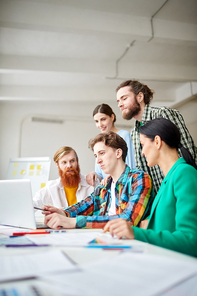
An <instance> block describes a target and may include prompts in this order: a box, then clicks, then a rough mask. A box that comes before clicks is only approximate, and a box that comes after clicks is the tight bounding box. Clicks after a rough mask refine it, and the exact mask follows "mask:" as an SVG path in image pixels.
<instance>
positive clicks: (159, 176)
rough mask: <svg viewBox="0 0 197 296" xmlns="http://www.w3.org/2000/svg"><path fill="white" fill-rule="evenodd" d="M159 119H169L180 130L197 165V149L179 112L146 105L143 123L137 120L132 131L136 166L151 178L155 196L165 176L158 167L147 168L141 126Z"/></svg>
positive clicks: (182, 140) (182, 138)
mask: <svg viewBox="0 0 197 296" xmlns="http://www.w3.org/2000/svg"><path fill="white" fill-rule="evenodd" d="M159 117H163V118H166V119H169V120H170V121H172V122H173V123H174V124H175V125H176V126H177V127H178V128H179V131H180V133H181V144H182V145H183V146H184V147H185V148H187V149H188V150H189V151H190V153H191V155H192V156H193V158H194V160H195V163H196V164H197V147H196V146H195V145H194V141H193V139H192V137H191V135H190V133H189V131H188V129H187V127H186V126H185V122H184V119H183V116H182V115H181V114H180V113H179V111H177V110H175V109H171V108H168V107H152V106H150V105H146V106H145V109H144V113H143V116H142V121H141V122H139V121H137V120H136V122H135V127H134V129H133V130H132V131H131V138H132V143H133V147H134V150H135V162H136V166H137V168H138V169H140V170H142V171H145V172H147V173H148V174H149V175H150V176H151V178H152V182H153V188H154V192H155V194H156V193H157V192H158V190H159V188H160V186H161V183H162V181H163V178H164V175H163V173H162V171H161V169H160V168H159V166H158V165H156V166H154V167H151V168H149V167H148V166H147V162H146V158H145V157H144V156H143V155H142V154H141V152H142V146H141V144H140V135H139V127H140V125H144V124H146V123H147V122H148V121H150V120H152V119H155V118H159ZM180 156H181V155H180Z"/></svg>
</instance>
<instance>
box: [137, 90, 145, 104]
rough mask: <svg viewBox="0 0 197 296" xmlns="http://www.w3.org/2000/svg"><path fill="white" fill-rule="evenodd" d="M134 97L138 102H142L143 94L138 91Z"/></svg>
mask: <svg viewBox="0 0 197 296" xmlns="http://www.w3.org/2000/svg"><path fill="white" fill-rule="evenodd" d="M136 99H137V101H138V103H139V104H140V103H142V102H143V101H144V94H143V93H142V92H139V94H138V95H137V96H136Z"/></svg>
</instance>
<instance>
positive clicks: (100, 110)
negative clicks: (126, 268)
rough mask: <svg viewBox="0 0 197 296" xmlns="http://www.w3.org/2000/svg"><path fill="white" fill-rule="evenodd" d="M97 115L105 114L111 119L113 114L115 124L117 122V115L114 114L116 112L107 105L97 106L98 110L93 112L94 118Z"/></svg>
mask: <svg viewBox="0 0 197 296" xmlns="http://www.w3.org/2000/svg"><path fill="white" fill-rule="evenodd" d="M97 113H103V114H105V115H108V116H109V117H111V116H112V114H113V115H114V121H113V122H115V121H116V114H115V113H114V111H113V110H112V108H111V107H110V106H109V105H107V104H104V103H103V104H100V105H98V106H96V108H95V109H94V111H93V117H94V115H95V114H97Z"/></svg>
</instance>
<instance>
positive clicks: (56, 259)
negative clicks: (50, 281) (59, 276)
mask: <svg viewBox="0 0 197 296" xmlns="http://www.w3.org/2000/svg"><path fill="white" fill-rule="evenodd" d="M0 267H1V268H0V271H1V272H0V282H2V281H6V280H13V279H21V278H31V277H37V276H40V275H44V274H51V273H55V272H60V271H61V272H62V271H65V272H67V271H70V270H73V271H74V270H77V266H76V265H75V264H74V263H73V262H72V261H71V260H70V259H69V258H68V257H67V256H66V255H65V254H64V253H63V252H62V251H60V250H47V249H45V250H43V251H42V252H41V251H39V252H31V253H30V252H28V253H23V254H17V255H3V256H0Z"/></svg>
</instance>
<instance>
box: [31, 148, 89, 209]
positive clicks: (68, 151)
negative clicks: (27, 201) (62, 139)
mask: <svg viewBox="0 0 197 296" xmlns="http://www.w3.org/2000/svg"><path fill="white" fill-rule="evenodd" d="M53 160H54V162H55V164H56V166H57V167H58V170H59V176H60V178H58V179H56V180H52V181H48V182H47V184H46V187H44V188H42V189H41V190H39V191H38V192H37V193H36V195H35V197H34V199H33V203H34V206H35V207H39V208H41V207H42V206H43V205H51V206H55V207H57V208H66V207H68V206H71V205H73V204H75V203H77V202H79V201H81V200H82V199H84V198H86V197H87V196H88V195H90V193H91V192H92V191H94V187H93V186H90V185H89V184H88V183H87V182H86V177H85V176H84V175H82V174H80V168H79V163H78V156H77V153H76V152H75V150H74V149H72V148H71V147H67V146H64V147H61V148H59V149H58V150H57V151H56V153H55V155H54V158H53Z"/></svg>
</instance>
